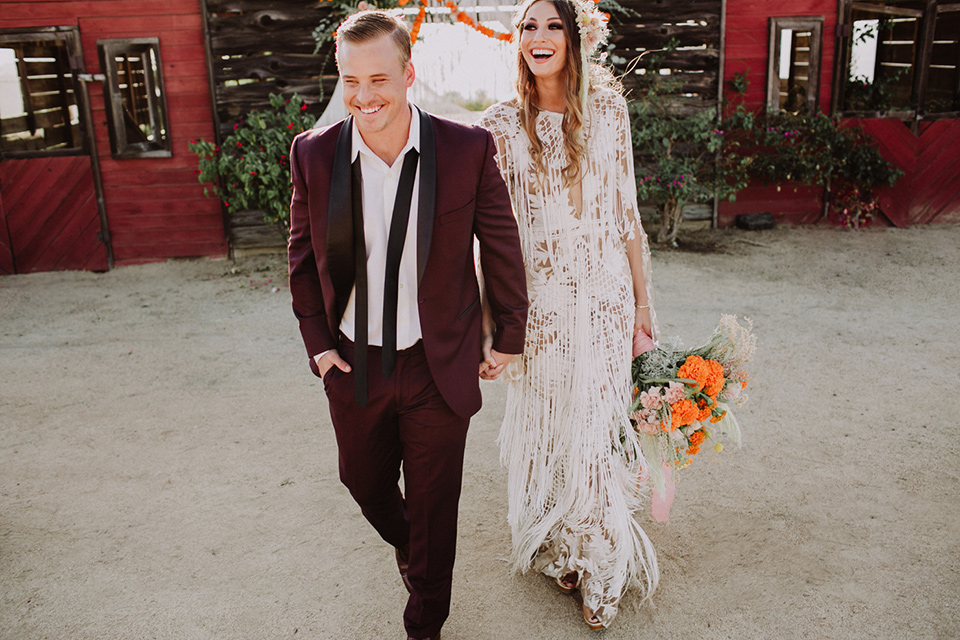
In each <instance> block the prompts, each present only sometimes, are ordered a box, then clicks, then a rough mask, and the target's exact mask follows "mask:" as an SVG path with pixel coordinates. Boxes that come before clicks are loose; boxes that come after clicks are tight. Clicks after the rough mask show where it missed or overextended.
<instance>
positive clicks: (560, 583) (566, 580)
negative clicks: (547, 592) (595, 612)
mask: <svg viewBox="0 0 960 640" xmlns="http://www.w3.org/2000/svg"><path fill="white" fill-rule="evenodd" d="M579 578H580V576H578V575H577V572H576V571H571V572H570V573H568V574H567V575H565V576H561V577H559V578H554V579H553V580H554V582H556V583H557V589H560V591H562V592H564V593H573V592H574V591H576V590H577V581H578V580H579Z"/></svg>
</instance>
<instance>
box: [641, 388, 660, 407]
mask: <svg viewBox="0 0 960 640" xmlns="http://www.w3.org/2000/svg"><path fill="white" fill-rule="evenodd" d="M661 390H662V389H661V387H651V388H650V389H649V390H648V391H643V392H641V393H640V405H641V406H643V408H644V409H650V410H651V411H657V410H658V409H659V408H660V407H661V406H662V405H663V396H661V395H660V391H661Z"/></svg>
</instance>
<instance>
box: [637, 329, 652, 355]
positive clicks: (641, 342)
mask: <svg viewBox="0 0 960 640" xmlns="http://www.w3.org/2000/svg"><path fill="white" fill-rule="evenodd" d="M656 348H657V345H655V344H653V338H651V337H650V336H648V335H647V334H645V333H644V332H643V331H642V330H640V331H637V332H636V333H635V334H633V357H634V358H636V357H637V356H639V355H640V354H641V353H646V352H647V351H653V350H654V349H656Z"/></svg>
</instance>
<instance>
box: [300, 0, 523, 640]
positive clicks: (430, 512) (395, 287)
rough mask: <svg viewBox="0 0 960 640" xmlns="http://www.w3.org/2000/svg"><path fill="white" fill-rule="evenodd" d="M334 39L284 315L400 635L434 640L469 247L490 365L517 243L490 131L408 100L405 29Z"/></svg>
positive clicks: (506, 327) (516, 289)
mask: <svg viewBox="0 0 960 640" xmlns="http://www.w3.org/2000/svg"><path fill="white" fill-rule="evenodd" d="M336 46H337V53H336V55H337V65H338V67H339V69H340V77H341V81H342V83H343V89H344V92H343V100H344V103H345V105H346V107H347V111H348V112H349V113H350V116H349V117H348V118H347V119H346V120H344V121H342V122H340V123H337V124H335V125H333V126H331V127H329V128H327V129H325V130H320V131H308V132H305V133H303V134H301V135H299V136H297V138H296V139H295V140H294V142H293V145H292V147H291V150H290V169H291V173H292V179H293V200H292V203H291V207H290V245H289V259H290V291H291V293H292V297H293V310H294V314H295V315H296V317H297V319H298V320H299V322H300V332H301V334H302V336H303V341H304V344H305V345H306V348H307V355H308V356H309V358H310V367H311V369H312V370H313V372H314V374H316V375H318V376H321V377H322V378H323V386H324V389H325V390H326V394H327V399H328V403H329V406H330V415H331V418H332V420H333V426H334V431H335V432H336V437H337V447H338V449H339V459H340V479H341V481H342V482H343V483H344V485H346V487H347V488H348V489H349V490H350V494H351V495H352V496H353V498H354V500H356V502H357V503H358V504H359V505H360V510H361V512H362V513H363V515H364V517H366V519H367V520H368V521H369V522H370V524H371V525H373V527H374V528H375V529H376V530H377V532H378V533H379V534H380V536H381V537H382V538H383V539H384V540H386V541H387V542H388V543H390V544H391V545H393V546H394V547H395V548H396V557H397V564H398V567H399V569H400V573H401V577H402V579H403V582H404V585H405V586H406V587H407V590H408V591H409V592H410V596H409V599H408V600H407V606H406V609H405V611H404V614H403V621H404V626H405V627H406V630H407V635H408V638H417V639H420V638H439V637H440V628H441V627H442V626H443V623H444V621H445V620H446V618H447V615H448V614H449V609H450V587H451V582H452V576H453V563H454V555H455V547H456V538H457V507H458V502H459V499H460V485H461V477H462V472H463V449H464V443H465V440H466V435H467V426H468V424H469V421H470V416H472V415H473V414H474V413H476V412H477V410H479V408H480V401H481V398H480V389H479V383H478V379H477V370H478V365H479V363H480V362H481V360H482V355H481V346H480V295H479V291H478V286H477V277H476V274H475V267H474V257H473V247H474V238H475V237H476V239H477V240H479V246H480V260H481V266H482V269H483V273H484V280H485V283H486V285H485V288H486V292H487V298H488V301H489V307H490V309H491V310H492V312H493V316H494V320H495V323H496V333H495V339H494V344H493V349H494V354H493V355H494V358H495V359H496V362H497V363H498V364H500V365H502V364H503V363H505V362H507V361H509V359H510V358H511V357H512V356H510V355H506V354H516V353H520V351H521V350H522V348H523V340H524V328H525V325H526V315H527V295H526V277H525V275H524V269H523V263H522V257H521V253H520V241H519V238H518V235H517V225H516V221H515V220H514V217H513V215H512V212H511V209H510V201H509V197H508V194H507V189H506V186H505V185H504V183H503V180H502V179H501V177H500V173H499V171H498V169H497V166H496V164H495V162H494V143H493V139H492V138H491V137H490V134H489V133H487V132H486V131H484V130H482V129H479V128H475V127H470V126H465V125H460V124H456V123H453V122H450V121H448V120H443V119H440V118H436V117H434V116H430V115H428V114H426V113H424V112H422V111H420V110H419V109H418V108H416V107H415V106H413V105H411V104H410V103H408V102H407V98H406V92H407V88H408V87H410V86H411V85H412V84H413V81H414V68H413V64H412V63H411V62H410V34H409V32H408V31H407V30H406V28H405V27H404V25H403V23H401V22H399V21H397V20H395V19H394V18H393V17H391V16H389V15H387V14H385V13H382V12H378V11H366V12H362V13H359V14H355V15H353V16H351V17H350V18H348V19H347V20H346V21H345V22H344V23H343V24H341V25H340V27H339V28H338V30H337V41H336ZM401 464H402V466H403V474H404V493H401V491H400V489H399V486H398V480H399V477H400V467H401Z"/></svg>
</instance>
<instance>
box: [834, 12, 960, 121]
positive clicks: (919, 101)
mask: <svg viewBox="0 0 960 640" xmlns="http://www.w3.org/2000/svg"><path fill="white" fill-rule="evenodd" d="M839 1H840V15H839V24H838V25H837V35H838V46H837V55H836V58H835V60H836V66H835V68H834V78H833V84H834V86H833V105H832V111H833V112H834V113H837V114H839V115H841V116H843V117H872V118H879V117H886V118H899V119H901V120H904V121H906V122H910V123H912V128H913V130H914V132H916V131H917V130H918V126H919V123H920V121H921V120H939V119H943V118H957V117H960V112H956V111H953V112H933V113H927V112H926V111H925V106H926V103H927V83H928V77H929V73H930V59H931V56H932V51H933V39H934V34H935V29H936V19H937V16H938V15H939V14H941V13H946V12H953V11H960V2H938V0H927V2H926V4H925V6H924V9H923V10H922V11H920V10H916V9H909V8H906V7H897V6H895V4H894V3H890V6H886V5H875V4H871V3H866V2H857V1H856V0H839ZM855 8H856V9H861V10H867V11H870V12H873V13H877V14H885V15H910V16H913V17H916V18H917V19H918V20H920V29H919V37H918V39H917V41H916V47H917V55H916V58H915V60H914V75H913V98H912V101H913V102H914V103H915V104H916V108H910V109H891V110H888V111H882V112H871V111H854V110H844V109H843V105H844V103H845V102H846V96H845V90H846V81H847V77H848V76H849V73H850V56H851V55H852V53H853V47H852V42H851V41H852V38H853V23H852V15H853V10H854V9H855ZM958 64H960V61H958ZM957 83H958V86H957V91H958V92H960V73H958V76H957Z"/></svg>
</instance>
